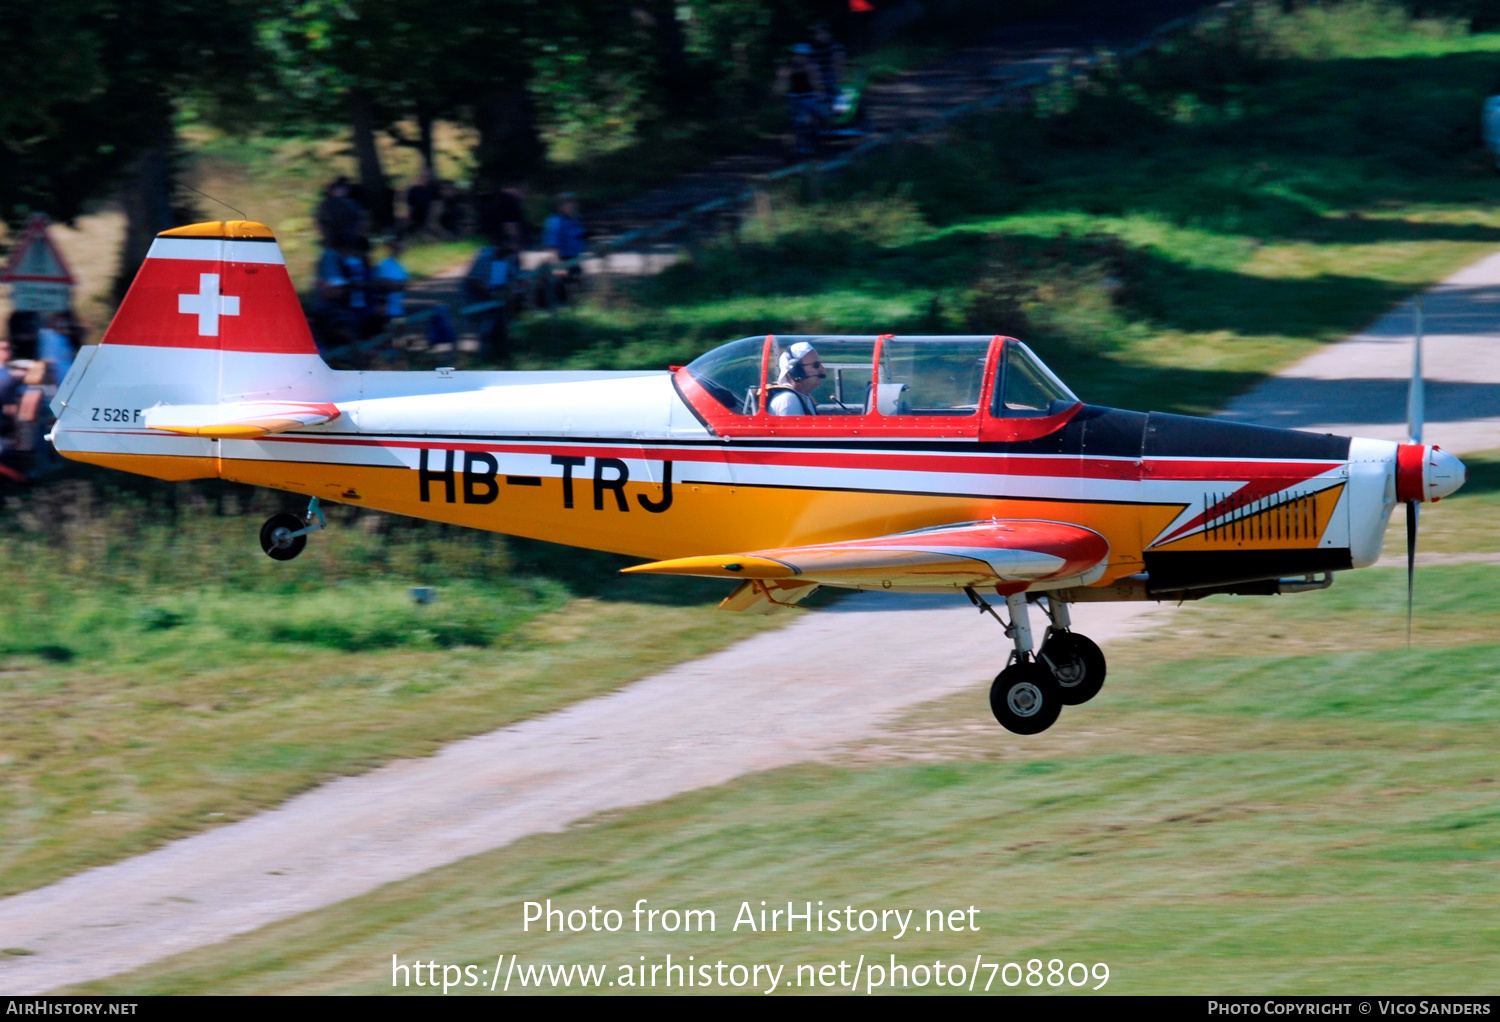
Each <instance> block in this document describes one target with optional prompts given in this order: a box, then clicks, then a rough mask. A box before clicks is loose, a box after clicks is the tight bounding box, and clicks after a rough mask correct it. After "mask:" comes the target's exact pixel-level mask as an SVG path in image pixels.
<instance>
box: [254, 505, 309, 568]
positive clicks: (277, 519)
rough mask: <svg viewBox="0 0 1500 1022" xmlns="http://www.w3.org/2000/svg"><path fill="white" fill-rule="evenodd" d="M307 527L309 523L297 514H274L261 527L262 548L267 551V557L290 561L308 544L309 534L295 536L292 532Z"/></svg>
mask: <svg viewBox="0 0 1500 1022" xmlns="http://www.w3.org/2000/svg"><path fill="white" fill-rule="evenodd" d="M305 528H307V524H306V523H305V522H303V521H302V519H300V518H298V517H297V516H296V515H289V514H279V515H272V516H271V517H270V518H267V519H266V524H264V525H262V526H261V527H260V548H261V549H262V550H264V551H265V552H266V556H267V557H270V558H273V559H274V560H278V561H290V560H291V559H292V558H293V557H296V556H297V555H298V554H300V553H301V552H302V548H303V547H305V546H307V536H305V535H303V536H294V535H292V533H294V532H301V531H302V530H303V529H305Z"/></svg>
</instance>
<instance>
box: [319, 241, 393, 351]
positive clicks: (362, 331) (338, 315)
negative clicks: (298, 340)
mask: <svg viewBox="0 0 1500 1022" xmlns="http://www.w3.org/2000/svg"><path fill="white" fill-rule="evenodd" d="M368 248H369V242H367V241H364V240H363V239H358V238H356V239H351V240H346V241H344V242H343V243H341V244H340V245H338V246H336V247H333V248H329V249H327V250H325V251H324V253H323V254H322V256H320V257H319V258H318V271H317V272H318V276H317V284H316V285H315V288H314V299H313V315H314V319H315V320H316V322H317V324H318V329H319V333H320V334H321V335H322V336H321V337H320V340H321V341H323V342H324V343H326V344H327V345H329V346H331V347H339V346H341V345H345V344H349V343H351V342H353V341H357V340H360V339H362V338H364V337H368V336H371V335H372V333H373V332H374V331H377V330H378V329H379V323H378V322H372V320H374V319H376V317H373V316H372V315H371V312H372V310H371V309H370V300H369V299H370V295H369V289H370V267H369V264H368V263H367V262H366V261H365V251H366V250H367V249H368ZM379 318H383V317H379Z"/></svg>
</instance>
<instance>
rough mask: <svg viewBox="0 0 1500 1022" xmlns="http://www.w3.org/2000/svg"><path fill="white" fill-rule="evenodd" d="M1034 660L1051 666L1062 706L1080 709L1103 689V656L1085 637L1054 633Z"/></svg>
mask: <svg viewBox="0 0 1500 1022" xmlns="http://www.w3.org/2000/svg"><path fill="white" fill-rule="evenodd" d="M1038 659H1039V660H1041V662H1042V664H1043V666H1048V665H1050V666H1051V668H1052V677H1053V678H1054V679H1056V681H1057V687H1058V691H1059V692H1060V693H1061V695H1062V701H1063V705H1064V706H1081V705H1082V704H1084V703H1086V702H1088V701H1089V700H1090V699H1092V698H1094V697H1095V696H1096V695H1098V694H1099V689H1100V688H1102V687H1103V685H1104V652H1103V650H1101V649H1100V648H1099V646H1098V645H1097V644H1096V643H1095V642H1094V640H1093V639H1090V638H1089V637H1088V636H1086V635H1079V634H1077V633H1076V632H1055V633H1053V635H1052V637H1051V638H1049V639H1048V640H1047V641H1046V642H1045V643H1043V644H1042V652H1041V654H1040V655H1039V657H1038Z"/></svg>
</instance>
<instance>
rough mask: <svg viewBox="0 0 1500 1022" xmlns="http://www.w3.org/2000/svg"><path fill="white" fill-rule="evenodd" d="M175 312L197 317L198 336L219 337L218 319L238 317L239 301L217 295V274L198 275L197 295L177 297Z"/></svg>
mask: <svg viewBox="0 0 1500 1022" xmlns="http://www.w3.org/2000/svg"><path fill="white" fill-rule="evenodd" d="M177 311H178V312H181V313H186V314H187V315H190V316H197V317H198V336H199V337H217V336H219V317H220V316H238V315H239V314H240V300H239V298H237V297H236V296H234V295H221V294H219V275H218V274H217V273H200V274H198V293H197V294H195V295H178V296H177Z"/></svg>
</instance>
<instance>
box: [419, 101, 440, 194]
mask: <svg viewBox="0 0 1500 1022" xmlns="http://www.w3.org/2000/svg"><path fill="white" fill-rule="evenodd" d="M432 122H433V116H432V111H430V110H428V109H426V108H425V107H420V106H419V107H417V152H418V153H419V154H421V157H422V168H423V169H424V170H426V171H427V175H428V177H429V178H430V179H432V180H433V181H436V180H437V165H436V164H435V163H434V162H433V159H432Z"/></svg>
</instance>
